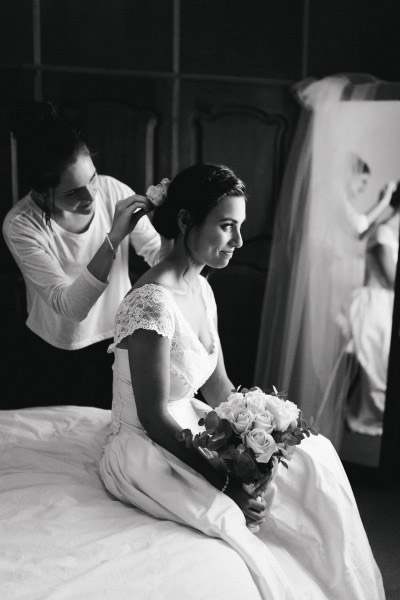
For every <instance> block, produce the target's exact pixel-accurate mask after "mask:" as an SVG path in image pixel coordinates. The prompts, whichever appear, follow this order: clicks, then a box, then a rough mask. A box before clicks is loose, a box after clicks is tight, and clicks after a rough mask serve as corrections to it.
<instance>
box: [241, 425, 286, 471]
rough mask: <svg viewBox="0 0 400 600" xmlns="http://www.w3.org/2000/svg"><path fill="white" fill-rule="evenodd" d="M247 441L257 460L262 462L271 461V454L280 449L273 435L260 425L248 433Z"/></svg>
mask: <svg viewBox="0 0 400 600" xmlns="http://www.w3.org/2000/svg"><path fill="white" fill-rule="evenodd" d="M245 443H246V444H247V446H248V447H249V448H251V449H252V450H253V452H254V454H255V455H256V461H257V462H261V463H267V462H269V460H270V459H271V456H272V455H273V454H274V453H275V452H277V451H278V446H277V445H276V443H275V440H274V438H273V437H272V435H270V434H269V433H266V431H264V429H260V428H259V427H257V428H255V429H252V430H251V431H248V432H247V433H246V436H245Z"/></svg>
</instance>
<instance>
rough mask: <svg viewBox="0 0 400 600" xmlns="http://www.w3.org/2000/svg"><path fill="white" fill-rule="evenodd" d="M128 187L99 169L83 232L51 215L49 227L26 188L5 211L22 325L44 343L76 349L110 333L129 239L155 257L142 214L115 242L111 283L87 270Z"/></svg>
mask: <svg viewBox="0 0 400 600" xmlns="http://www.w3.org/2000/svg"><path fill="white" fill-rule="evenodd" d="M133 193H134V192H133V191H132V190H131V189H130V188H129V187H128V186H127V185H125V184H123V183H121V182H120V181H117V180H116V179H114V178H112V177H108V176H105V175H100V177H99V185H98V191H97V194H96V200H95V203H96V208H95V214H94V217H93V220H92V222H91V223H90V226H89V227H88V229H87V230H86V231H84V232H82V233H71V232H69V231H66V230H65V229H63V228H62V227H60V226H59V225H57V223H56V222H55V221H54V220H52V221H51V228H50V227H48V226H47V225H46V223H45V220H44V216H43V213H42V210H41V209H40V208H39V207H38V206H37V205H36V203H35V202H34V200H33V199H32V197H31V194H28V195H27V196H25V197H24V198H22V199H21V200H20V201H19V202H17V204H16V205H15V206H14V207H13V208H12V209H11V210H10V211H9V212H8V214H7V215H6V218H5V220H4V223H3V235H4V239H5V241H6V243H7V245H8V247H9V249H10V251H11V253H12V255H13V257H14V259H15V261H16V263H17V265H18V267H19V268H20V270H21V272H22V275H23V277H24V281H25V285H26V294H27V311H28V319H27V322H26V324H27V326H28V327H29V328H30V329H31V330H32V331H33V332H34V333H36V334H37V335H38V336H40V337H41V338H42V339H44V340H45V341H46V342H48V343H49V344H51V345H53V346H56V347H57V348H63V349H66V350H77V349H79V348H84V347H86V346H89V345H91V344H94V343H96V342H99V341H101V340H104V339H107V338H110V337H112V336H113V332H114V317H115V314H116V311H117V308H118V306H119V303H120V302H121V300H122V298H123V297H124V296H125V294H126V293H127V291H128V290H129V289H130V287H131V283H130V279H129V273H128V256H129V243H131V244H132V246H133V247H134V249H135V250H136V252H137V253H138V254H140V255H141V256H143V257H144V259H145V260H146V261H147V263H148V264H150V265H153V264H155V262H157V260H158V257H159V252H160V245H161V240H160V236H159V235H158V233H157V232H156V230H155V229H154V227H153V226H152V224H151V222H150V220H149V219H148V218H147V217H146V216H145V217H142V218H141V219H140V220H139V222H138V224H137V225H136V227H135V229H134V230H133V232H132V233H131V234H130V236H129V238H128V237H126V238H125V239H124V240H123V241H122V243H121V245H120V246H119V249H118V252H117V256H116V259H115V261H114V263H113V265H112V268H111V271H110V274H109V277H108V282H106V283H104V282H102V281H99V280H98V279H96V278H95V277H94V276H93V275H92V274H91V273H89V271H88V269H87V265H88V264H89V262H90V261H91V259H92V258H93V256H94V254H96V252H97V250H98V249H99V248H100V246H101V244H102V243H103V242H104V239H105V234H106V233H107V232H109V231H110V229H111V225H112V221H113V217H114V211H115V205H116V203H117V201H118V200H122V199H123V198H127V197H128V196H132V195H133Z"/></svg>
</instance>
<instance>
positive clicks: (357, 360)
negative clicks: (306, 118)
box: [315, 101, 400, 467]
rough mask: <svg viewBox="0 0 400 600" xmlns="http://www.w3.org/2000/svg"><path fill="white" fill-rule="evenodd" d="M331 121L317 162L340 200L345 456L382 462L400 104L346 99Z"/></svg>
mask: <svg viewBox="0 0 400 600" xmlns="http://www.w3.org/2000/svg"><path fill="white" fill-rule="evenodd" d="M334 121H335V122H334V126H332V127H331V128H330V131H331V140H330V143H329V144H328V147H327V146H326V144H325V147H324V149H323V151H322V154H321V156H320V162H321V164H320V165H319V164H318V162H319V161H318V159H317V161H316V163H315V168H316V169H318V170H320V177H321V180H319V181H323V184H321V187H323V188H324V189H325V191H326V193H327V194H328V195H330V194H332V198H331V200H332V202H333V201H334V198H337V199H339V198H341V200H339V201H338V200H337V201H336V202H337V204H338V205H337V207H336V208H337V211H338V212H337V213H335V214H333V211H332V215H331V216H332V217H333V220H332V221H331V226H333V225H334V224H335V226H339V227H341V231H340V233H338V235H337V242H338V243H340V244H341V246H342V247H341V250H340V249H338V250H337V251H336V254H339V255H341V256H340V258H341V266H340V269H341V272H340V273H339V272H337V273H336V274H335V276H336V277H337V279H338V281H337V284H336V285H341V286H342V289H343V290H345V289H346V286H347V291H346V292H344V294H347V298H346V295H343V296H342V298H341V306H340V314H339V315H338V317H339V324H340V328H341V331H342V332H343V336H344V338H345V339H347V340H348V343H347V345H346V347H345V350H344V352H345V357H344V360H345V361H346V363H347V365H346V377H347V393H346V400H345V406H344V413H345V415H344V418H345V427H344V431H343V439H342V445H341V449H340V455H341V458H342V459H343V460H344V461H348V462H351V463H356V464H361V465H364V466H371V467H378V466H379V460H380V450H381V440H382V432H383V422H384V411H385V405H386V382H387V372H388V362H389V351H390V342H391V331H392V315H393V303H394V278H395V272H396V264H397V256H398V238H399V212H398V210H391V209H390V208H388V209H383V206H384V205H385V204H386V203H387V202H388V201H389V200H390V198H391V197H392V198H393V196H392V192H393V191H394V189H395V187H396V184H397V182H398V181H399V180H400V103H399V102H395V101H386V102H374V101H371V102H368V101H361V102H357V101H352V102H341V103H339V105H338V109H337V112H336V114H335V117H334ZM331 125H332V123H331ZM317 143H318V139H317ZM322 162H323V164H322ZM321 193H323V192H322V191H321ZM328 200H329V199H328ZM379 200H381V203H380V205H379V203H378V201H379ZM379 206H380V207H382V208H379ZM366 216H367V218H368V217H369V227H368V229H367V231H365V230H366V228H367V222H366V220H365V217H366ZM341 219H342V223H339V220H341Z"/></svg>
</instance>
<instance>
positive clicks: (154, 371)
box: [127, 329, 225, 489]
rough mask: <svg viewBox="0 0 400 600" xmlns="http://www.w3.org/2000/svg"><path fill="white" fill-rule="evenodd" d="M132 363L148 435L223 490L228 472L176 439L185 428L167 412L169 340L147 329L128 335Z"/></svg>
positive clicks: (140, 410) (132, 372) (134, 390)
mask: <svg viewBox="0 0 400 600" xmlns="http://www.w3.org/2000/svg"><path fill="white" fill-rule="evenodd" d="M127 340H128V354H129V366H130V371H131V380H132V387H133V393H134V395H135V402H136V408H137V413H138V417H139V420H140V422H141V424H142V426H143V428H144V429H145V430H146V432H147V435H148V436H149V437H150V438H151V439H152V440H153V441H154V442H156V443H157V444H160V446H163V448H166V449H167V450H169V451H170V452H172V453H173V454H175V456H177V457H178V458H180V459H181V460H183V461H184V462H185V463H186V464H188V465H189V466H191V467H192V468H193V469H195V470H196V471H198V472H199V473H201V474H202V475H203V476H204V477H205V478H206V479H207V480H208V481H209V482H210V483H211V484H212V485H213V486H214V487H216V488H218V489H222V488H223V486H224V483H225V475H224V474H223V473H219V472H218V471H216V470H215V469H213V468H212V467H211V466H210V465H209V464H208V463H207V462H206V460H205V459H204V458H203V457H202V456H201V455H200V454H199V453H197V452H195V451H194V450H193V449H191V448H186V446H185V444H183V443H182V442H179V441H178V440H177V439H176V434H177V433H178V432H179V431H181V430H182V427H181V426H180V425H179V424H178V423H177V422H176V421H175V419H174V418H173V417H172V416H171V414H170V413H169V411H168V399H169V391H170V344H171V342H170V340H169V339H168V338H166V337H163V336H161V335H159V334H158V333H156V332H155V331H148V330H145V329H138V330H136V331H135V332H134V333H133V334H132V335H130V336H129V337H128V338H127Z"/></svg>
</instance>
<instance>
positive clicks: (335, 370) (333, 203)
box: [254, 75, 381, 448]
mask: <svg viewBox="0 0 400 600" xmlns="http://www.w3.org/2000/svg"><path fill="white" fill-rule="evenodd" d="M378 88H379V82H377V81H376V80H375V79H374V78H373V77H370V76H363V75H338V76H334V77H329V78H326V79H322V80H319V81H313V80H307V81H304V82H301V83H300V84H298V85H297V86H296V88H295V91H296V93H297V97H298V99H299V101H300V102H301V104H302V113H301V115H300V120H299V123H298V127H297V131H296V135H295V139H294V143H293V146H292V151H291V154H290V157H289V160H288V164H287V168H286V172H285V176H284V181H283V185H282V189H281V194H280V199H279V203H278V209H277V214H276V220H275V226H274V237H273V245H272V251H271V257H270V266H269V275H268V280H267V287H266V292H265V298H264V306H263V312H262V319H261V331H260V338H259V347H258V353H257V363H256V370H255V379H254V381H255V384H256V385H258V386H260V387H262V388H263V389H270V388H271V387H272V386H273V385H274V386H275V387H277V388H278V389H279V390H280V391H286V392H287V393H288V398H289V399H291V400H292V401H293V402H295V403H296V404H298V405H299V407H300V408H301V409H302V411H303V415H304V417H305V418H306V419H307V418H309V417H311V416H313V417H314V419H315V420H316V422H317V425H318V426H319V427H320V430H321V433H323V434H324V435H326V436H327V437H329V438H330V440H331V441H332V442H333V444H334V445H335V446H336V447H337V448H339V447H340V442H341V435H342V429H343V424H344V414H343V413H344V408H345V402H346V396H347V392H348V384H349V373H348V370H349V356H348V353H347V352H346V344H347V342H348V338H347V328H346V319H347V313H346V309H347V305H348V302H349V301H350V295H351V291H352V290H353V289H354V288H355V287H357V286H361V285H362V284H363V277H364V264H365V242H364V241H363V240H361V239H360V238H359V236H358V234H357V227H358V216H360V215H361V214H362V212H363V207H362V206H361V205H357V201H355V203H354V202H353V203H352V201H351V200H350V199H349V196H348V193H347V186H348V182H349V177H350V176H351V170H352V166H351V157H352V156H354V152H355V151H356V152H357V155H358V156H359V158H361V159H362V160H363V161H365V163H367V164H368V165H370V162H371V158H370V157H368V156H363V151H364V147H365V146H366V145H365V144H363V143H362V140H360V135H359V131H360V124H359V123H358V129H357V132H358V133H357V132H356V131H355V129H354V122H355V121H356V120H357V119H355V118H354V111H352V110H350V111H349V107H350V105H352V106H351V108H352V109H356V108H357V106H359V105H360V104H361V103H364V102H365V101H366V100H373V99H374V96H375V93H376V91H377V90H378ZM353 103H354V104H353ZM356 103H357V104H356ZM370 104H371V103H370ZM374 104H376V103H374ZM356 114H357V113H356ZM361 130H362V127H361ZM355 146H356V147H355ZM372 162H373V161H372ZM380 183H381V182H379V181H377V182H376V185H377V186H379V185H380ZM377 191H378V190H375V192H377ZM375 192H374V190H373V189H372V190H371V191H370V193H371V194H373V193H375Z"/></svg>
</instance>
